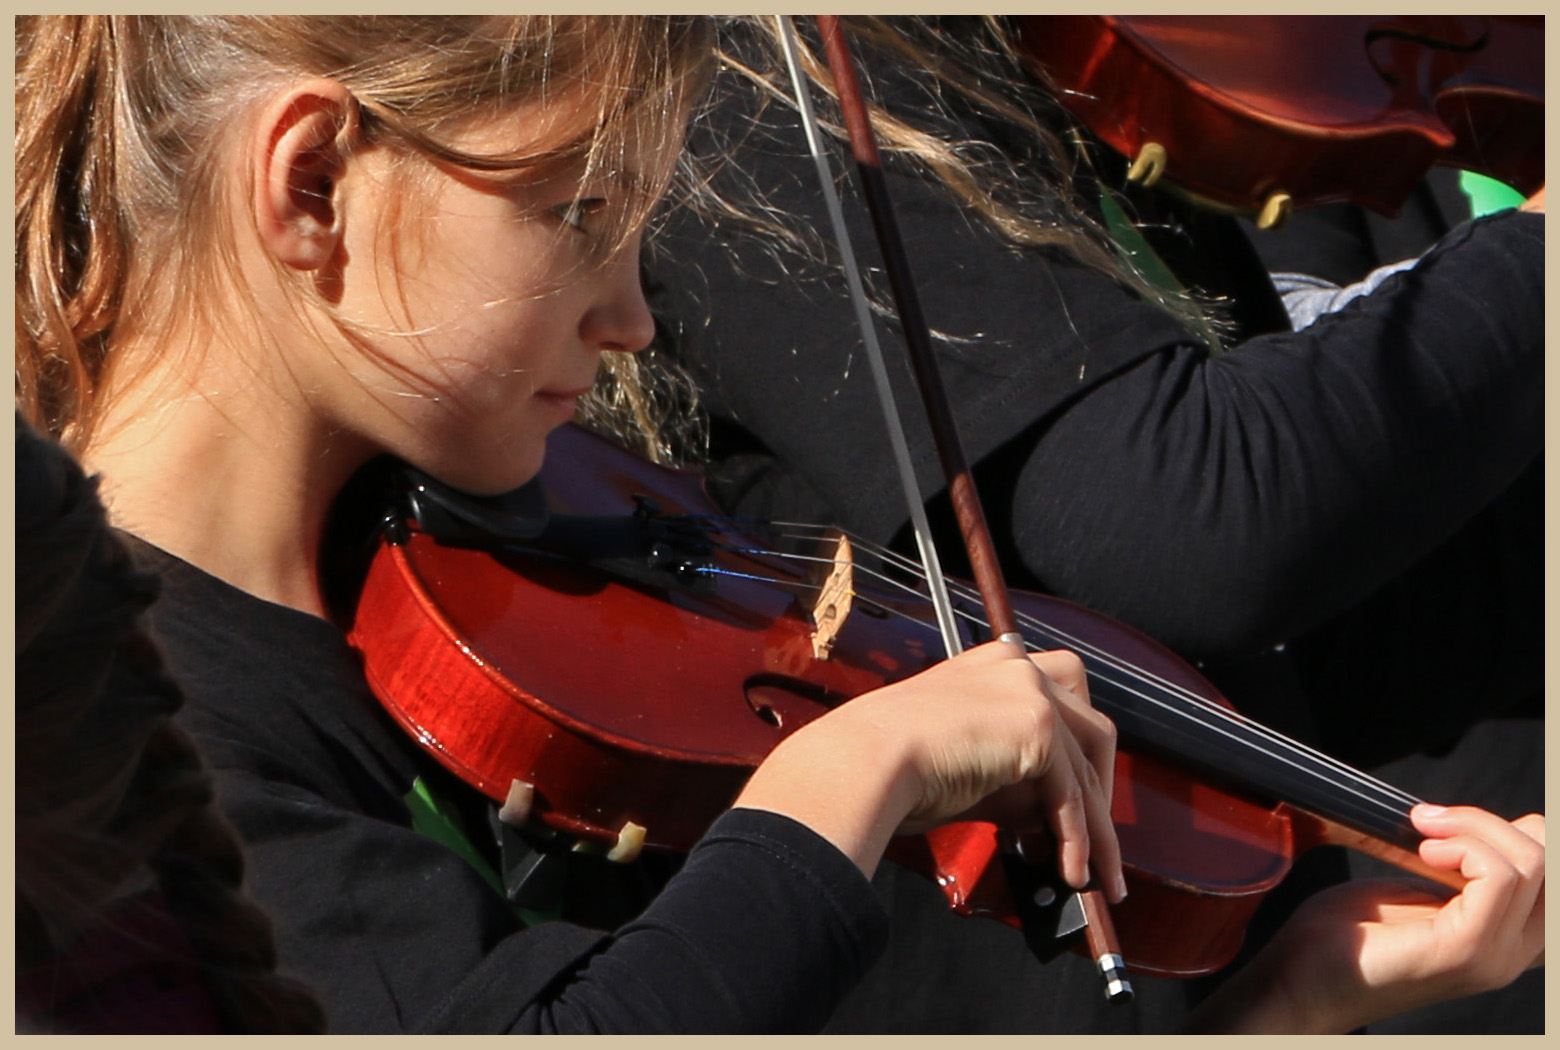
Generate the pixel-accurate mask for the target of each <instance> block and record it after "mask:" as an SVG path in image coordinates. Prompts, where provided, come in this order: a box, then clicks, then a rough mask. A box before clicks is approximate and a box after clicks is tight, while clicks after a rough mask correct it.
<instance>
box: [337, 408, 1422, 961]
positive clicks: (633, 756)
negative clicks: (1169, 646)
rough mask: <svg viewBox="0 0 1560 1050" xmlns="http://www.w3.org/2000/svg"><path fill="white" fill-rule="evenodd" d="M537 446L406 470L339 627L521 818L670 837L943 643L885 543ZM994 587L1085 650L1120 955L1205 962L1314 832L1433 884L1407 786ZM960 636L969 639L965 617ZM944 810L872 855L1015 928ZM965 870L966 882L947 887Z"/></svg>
mask: <svg viewBox="0 0 1560 1050" xmlns="http://www.w3.org/2000/svg"><path fill="white" fill-rule="evenodd" d="M546 463H547V466H546V468H545V469H544V471H543V473H542V477H541V479H540V481H541V487H542V489H543V490H544V491H545V502H546V505H545V507H544V506H543V505H542V503H541V502H540V500H537V502H534V503H532V504H530V505H527V506H525V507H522V508H521V510H519V511H513V510H505V509H503V508H499V509H497V510H493V511H490V510H489V508H488V507H487V506H486V505H478V504H470V505H462V504H461V503H459V498H458V497H451V496H449V495H448V494H442V495H441V494H440V493H439V492H438V491H437V489H436V488H435V487H434V486H433V484H432V483H431V482H428V481H426V480H425V479H424V480H415V481H413V482H411V483H409V484H408V486H407V497H408V506H409V507H411V508H412V509H411V511H410V512H408V511H406V510H398V511H396V512H395V513H393V514H391V515H390V517H389V519H388V524H387V527H386V529H385V536H384V539H383V541H382V542H381V544H380V546H379V548H378V550H377V553H376V554H375V555H374V558H373V561H372V565H371V567H370V569H369V572H368V575H367V580H366V583H365V585H364V587H363V589H362V593H361V597H360V599H359V601H358V604H357V608H356V611H355V614H354V617H353V620H352V623H351V624H350V630H349V635H350V639H351V642H352V644H353V645H355V646H356V647H357V648H358V649H359V650H360V651H361V653H362V655H363V658H364V661H365V665H366V672H367V676H368V680H369V682H370V684H371V685H372V687H373V689H374V691H375V692H376V694H377V695H378V696H379V698H380V699H381V700H382V701H383V703H384V704H385V706H386V708H387V709H388V710H389V712H390V713H391V714H392V715H393V716H394V718H395V719H396V720H397V721H398V722H399V723H400V724H401V725H402V727H403V728H404V729H405V730H406V731H407V732H408V733H409V734H411V736H412V737H413V738H414V739H415V740H417V741H418V742H419V743H420V744H421V745H422V746H423V747H424V748H426V749H427V750H428V751H429V752H430V753H432V754H433V755H434V756H436V757H437V758H438V759H439V761H440V762H442V763H443V764H444V765H445V766H447V767H448V768H449V769H451V770H452V771H453V772H455V773H456V774H457V775H458V776H460V777H461V778H462V779H463V780H465V781H466V782H467V783H469V784H471V785H472V786H474V787H476V788H478V789H479V790H481V791H483V792H484V793H486V794H487V795H488V796H489V797H490V798H492V799H494V800H495V801H499V802H502V801H504V800H506V799H507V798H509V797H510V793H511V789H512V786H513V785H514V784H515V782H517V781H518V782H521V783H522V784H524V785H529V786H530V788H532V789H533V790H534V800H533V803H532V807H531V811H530V816H531V819H533V820H536V821H540V822H541V823H542V824H543V825H546V826H547V827H550V828H553V829H557V830H559V831H562V832H565V833H568V834H571V835H575V836H578V837H580V838H583V839H590V840H596V841H599V842H602V843H613V842H616V841H619V840H620V839H622V838H623V837H624V835H625V831H627V834H629V835H630V836H638V835H640V834H641V833H642V837H643V844H644V846H645V847H647V848H651V849H661V850H675V851H684V850H687V849H688V848H690V847H691V846H692V845H693V843H694V842H695V841H696V840H697V839H698V837H699V835H700V834H701V833H702V832H703V830H704V829H705V828H706V827H707V826H708V825H709V824H710V823H711V822H712V821H713V820H714V819H715V818H716V816H718V815H719V814H720V813H721V811H722V810H724V809H725V808H726V807H728V806H729V805H730V803H731V802H732V800H733V799H734V798H735V796H736V794H737V793H738V791H739V790H740V789H741V786H742V785H743V783H744V782H745V780H746V778H747V776H748V775H749V773H750V772H751V771H752V770H753V769H754V768H755V767H756V766H757V764H758V763H759V762H761V761H762V760H763V758H764V757H765V755H767V754H768V753H769V751H770V750H771V749H772V748H773V747H774V746H775V745H776V744H777V743H778V742H779V741H780V740H781V739H783V738H784V737H785V736H786V735H787V734H788V733H791V732H794V731H795V730H796V729H797V727H799V726H801V725H804V724H806V723H807V722H808V721H809V720H811V719H813V718H816V717H818V716H819V715H820V714H822V713H823V712H825V711H827V710H829V709H830V708H832V707H834V706H836V705H838V704H841V703H845V702H847V701H848V700H850V698H851V697H853V696H857V695H860V694H861V693H863V692H866V691H867V690H870V689H873V688H876V687H877V686H879V685H882V684H884V683H886V682H889V681H893V680H895V679H898V678H902V677H906V676H908V675H911V674H913V673H915V672H916V671H919V670H921V669H922V668H924V667H926V666H928V665H929V664H931V663H933V662H935V661H936V660H938V659H940V658H941V654H942V645H941V642H940V640H939V636H938V633H937V630H936V628H935V627H934V626H933V625H932V624H931V623H930V620H931V613H930V608H929V606H928V604H927V601H926V599H925V597H924V595H923V594H921V593H920V592H919V589H918V587H917V585H916V582H915V580H914V578H913V576H911V575H909V574H908V573H907V571H906V567H905V566H904V565H903V564H896V563H895V561H894V558H895V556H893V555H889V554H885V553H883V552H874V553H873V554H871V555H870V556H867V557H858V556H853V555H852V554H851V553H849V551H848V545H849V543H850V541H849V540H842V539H841V538H840V537H838V535H837V534H826V533H823V532H822V531H821V530H818V531H816V532H815V531H814V530H811V529H808V528H805V527H802V526H796V527H793V528H789V529H782V530H780V531H782V532H785V533H788V534H790V535H792V536H802V537H803V538H804V539H807V540H808V541H809V542H810V543H811V542H813V541H819V542H820V543H821V547H822V553H815V554H813V555H811V556H802V557H798V556H794V555H788V554H785V553H782V552H781V551H780V550H778V549H777V547H776V545H775V544H774V543H773V542H771V540H770V539H768V538H766V537H765V536H764V534H763V532H762V531H761V530H760V529H758V528H757V527H754V528H751V529H749V528H744V527H741V526H739V525H736V524H734V523H732V522H731V521H730V520H729V519H726V518H725V517H723V516H721V515H720V512H719V511H718V510H717V509H716V508H715V506H714V505H713V503H712V502H711V501H710V500H709V499H708V497H707V496H706V495H705V492H704V489H703V486H702V482H701V480H700V479H699V478H698V476H697V475H694V474H691V473H685V472H678V471H670V470H667V469H665V468H661V467H657V466H654V465H652V464H649V463H648V462H646V461H644V460H642V459H640V458H638V457H636V456H634V455H631V454H629V453H626V452H623V451H622V450H621V449H619V448H617V447H616V446H615V445H612V444H610V443H608V442H606V441H604V440H602V439H601V438H598V437H595V436H593V435H590V434H588V433H587V432H585V431H582V430H579V429H577V428H574V427H566V428H563V429H562V430H560V431H559V432H557V433H556V434H555V435H554V436H553V438H552V440H551V443H550V448H549V452H548V456H547V460H546ZM530 494H531V496H532V497H533V498H535V497H536V493H535V492H534V491H532V492H531V493H530ZM452 499H453V500H455V501H456V502H454V503H451V502H449V501H450V500H452ZM452 507H453V510H452V509H451V508H452ZM489 518H490V519H494V520H493V521H490V520H485V519H489ZM505 518H507V519H509V521H508V522H507V523H506V522H505V521H504V520H497V519H505ZM414 519H417V520H414ZM452 519H453V520H454V524H453V525H450V524H448V522H449V521H450V520H452ZM495 521H496V523H495ZM506 532H507V533H509V535H508V536H507V537H506V536H505V535H504V534H505V533H506ZM436 533H443V534H445V535H446V536H450V537H453V538H447V539H441V538H439V536H438V535H436ZM479 534H485V535H486V539H485V540H479V538H478V537H479ZM885 559H886V560H885ZM880 560H881V561H882V562H883V565H882V568H881V569H878V568H876V567H875V565H874V563H877V562H879V561H880ZM962 593H964V595H965V597H964V598H963V599H962V600H961V601H962V604H963V605H964V606H965V608H964V610H963V611H964V612H966V613H969V611H970V610H975V611H976V612H977V613H978V609H979V606H978V603H976V602H975V601H974V600H973V595H972V593H971V592H968V591H967V590H966V591H964V592H962ZM1013 599H1014V606H1015V610H1016V612H1017V615H1018V618H1019V621H1020V624H1021V627H1022V630H1023V633H1024V634H1025V637H1026V640H1027V642H1028V644H1029V646H1030V647H1031V648H1033V649H1052V648H1068V649H1072V650H1073V651H1075V652H1077V653H1078V654H1079V655H1080V656H1082V657H1083V659H1084V662H1085V663H1086V665H1087V666H1088V670H1089V677H1090V693H1091V697H1092V700H1093V702H1094V704H1095V706H1096V707H1098V708H1099V709H1101V710H1102V711H1104V712H1105V713H1106V714H1108V715H1109V716H1110V717H1111V718H1112V719H1113V720H1114V721H1115V722H1116V724H1117V727H1118V730H1119V734H1120V741H1121V750H1120V751H1119V753H1118V758H1117V768H1116V784H1115V793H1114V809H1113V816H1114V819H1115V823H1116V827H1117V831H1118V834H1119V836H1120V840H1121V846H1122V850H1123V856H1124V860H1125V866H1126V876H1127V880H1128V884H1129V887H1130V895H1129V896H1128V898H1127V900H1126V902H1125V903H1123V904H1121V905H1118V906H1115V907H1114V908H1113V909H1112V911H1113V915H1114V920H1115V925H1116V928H1117V930H1118V931H1119V934H1120V941H1121V946H1122V955H1123V958H1124V959H1125V960H1126V963H1127V965H1128V966H1129V967H1130V968H1132V969H1135V970H1137V971H1139V972H1142V973H1148V974H1158V975H1172V976H1191V975H1195V974H1201V973H1207V972H1211V971H1213V970H1216V969H1218V968H1220V967H1222V966H1223V965H1225V964H1226V963H1227V962H1228V961H1229V960H1230V959H1231V957H1232V956H1233V955H1234V954H1235V952H1236V950H1237V949H1238V947H1239V945H1240V942H1241V938H1242V935H1243V931H1244V928H1245V925H1246V922H1247V920H1248V919H1249V918H1250V916H1251V914H1252V912H1253V911H1254V910H1255V908H1256V906H1257V904H1258V903H1259V902H1260V901H1261V899H1262V897H1263V895H1264V894H1265V893H1266V892H1267V891H1269V890H1270V889H1272V887H1274V886H1275V885H1276V884H1277V883H1278V882H1279V881H1280V880H1281V879H1282V878H1283V877H1284V875H1285V874H1286V873H1287V872H1288V870H1289V868H1290V865H1291V863H1292V861H1293V859H1294V857H1295V856H1296V855H1297V854H1298V853H1300V852H1302V851H1304V850H1305V849H1307V848H1309V847H1310V846H1312V845H1315V844H1319V843H1324V842H1334V843H1343V844H1347V845H1350V846H1353V847H1355V848H1360V849H1363V850H1366V851H1367V852H1370V853H1373V854H1375V855H1377V856H1382V857H1385V858H1386V859H1389V860H1392V861H1394V862H1395V863H1399V864H1400V865H1401V866H1403V867H1406V868H1409V869H1412V870H1416V871H1419V872H1421V873H1423V874H1426V875H1428V876H1430V877H1432V878H1436V879H1440V880H1443V881H1445V880H1446V879H1447V876H1446V874H1445V873H1438V872H1433V871H1431V870H1430V869H1428V868H1425V867H1424V866H1422V865H1421V864H1420V863H1419V861H1418V858H1417V856H1416V855H1415V854H1414V852H1413V851H1414V849H1415V848H1416V845H1417V842H1418V836H1417V834H1416V833H1415V832H1414V831H1413V829H1412V828H1411V826H1410V825H1409V822H1408V818H1407V813H1408V810H1409V808H1410V807H1411V806H1412V805H1413V803H1414V801H1415V800H1414V799H1412V798H1410V797H1409V796H1407V795H1405V794H1403V793H1402V792H1399V791H1396V790H1395V789H1392V788H1390V787H1388V786H1387V785H1385V784H1382V783H1380V782H1379V781H1376V780H1373V779H1372V778H1370V777H1368V776H1366V775H1364V774H1361V773H1358V772H1356V771H1354V770H1351V769H1348V768H1347V767H1345V766H1343V765H1341V764H1340V763H1337V762H1334V761H1332V760H1331V759H1328V758H1327V757H1326V756H1323V755H1320V754H1318V753H1316V752H1314V751H1312V750H1310V749H1308V748H1305V747H1303V746H1301V745H1299V744H1297V743H1295V742H1293V741H1290V740H1287V739H1285V738H1283V737H1281V736H1279V735H1278V734H1276V733H1273V732H1271V731H1269V730H1267V729H1265V728H1264V727H1262V726H1260V725H1258V724H1256V723H1254V722H1251V721H1250V720H1247V719H1244V718H1242V717H1240V716H1239V715H1238V714H1236V713H1235V712H1234V711H1232V710H1231V709H1230V708H1229V706H1228V705H1227V703H1225V702H1224V701H1223V700H1222V698H1220V697H1219V696H1218V694H1217V693H1216V692H1215V691H1214V690H1213V688H1212V687H1211V686H1210V685H1209V684H1208V683H1207V682H1206V681H1205V680H1204V679H1203V678H1202V677H1201V676H1200V675H1199V674H1198V673H1197V672H1196V671H1195V670H1193V669H1192V668H1191V667H1190V666H1188V665H1187V664H1185V663H1184V662H1182V661H1181V660H1180V659H1178V658H1177V657H1175V656H1174V655H1172V654H1171V653H1170V652H1169V651H1168V650H1166V649H1164V648H1162V647H1161V646H1159V645H1158V644H1156V643H1154V642H1153V641H1151V640H1149V639H1148V638H1146V637H1144V636H1142V635H1141V634H1138V633H1137V632H1135V631H1133V630H1131V629H1129V628H1127V627H1124V626H1122V625H1120V624H1117V623H1114V622H1112V621H1111V620H1109V619H1107V618H1105V617H1103V616H1100V615H1098V614H1096V613H1092V612H1090V611H1088V610H1086V609H1083V608H1080V607H1078V606H1075V605H1072V604H1070V603H1068V602H1065V601H1061V600H1058V599H1054V598H1048V597H1044V596H1041V595H1036V594H1023V593H1015V594H1014V596H1013ZM964 629H965V630H966V631H967V632H968V640H969V641H972V642H973V641H977V640H980V639H981V638H982V637H983V636H984V635H983V632H984V625H983V624H982V623H981V622H980V620H979V618H978V616H977V615H975V614H974V613H969V615H967V616H966V617H965V618H964ZM956 827H957V828H958V833H957V834H954V833H947V832H945V833H942V834H939V833H935V832H934V833H933V834H931V835H929V836H918V837H915V838H913V839H912V838H907V839H903V840H900V841H898V843H897V845H896V848H895V850H894V852H893V853H892V854H891V857H892V858H893V859H896V860H899V861H901V862H903V863H906V864H909V865H911V866H914V867H916V868H918V869H919V870H921V871H922V872H924V873H925V874H927V875H928V876H930V877H932V878H935V879H937V880H938V881H939V882H940V883H942V884H943V888H944V889H945V891H946V892H948V895H949V897H950V900H951V901H952V902H953V903H954V905H955V907H957V908H958V909H959V910H960V911H962V912H965V913H973V914H983V915H987V916H990V917H994V918H997V919H1000V920H1002V921H1006V922H1008V923H1010V924H1012V925H1021V922H1022V921H1028V919H1029V917H1030V915H1031V913H1032V912H1033V910H1034V907H1035V906H1034V905H1033V904H1032V903H1031V902H1030V901H1028V900H1025V899H1020V898H1021V896H1022V895H1021V894H1020V893H1018V892H1017V891H1014V890H1011V889H1010V888H1009V879H1008V878H1004V877H1002V871H1003V867H1004V866H1006V867H1007V868H1008V874H1009V875H1010V876H1011V875H1012V873H1013V858H1012V857H1011V856H1010V855H1005V854H1004V852H1003V850H1002V848H1001V847H1002V844H1001V841H1000V838H999V835H998V832H997V829H995V828H994V827H990V826H987V825H959V826H956ZM635 829H639V830H635ZM952 851H958V852H959V853H960V856H958V857H953V856H951V855H950V853H951V852H952ZM972 851H973V852H975V853H978V854H980V856H979V857H977V858H975V860H977V861H978V862H979V863H978V864H977V866H976V867H975V868H974V869H971V868H970V867H969V865H970V862H971V857H970V853H971V852H972ZM1020 867H1022V865H1021V866H1020ZM967 870H977V871H981V872H982V873H983V874H982V875H981V877H979V878H977V879H975V880H973V881H966V882H964V883H959V882H957V881H956V880H953V881H950V879H951V877H950V875H949V873H950V872H952V871H967ZM986 872H989V873H990V874H991V877H989V878H988V877H986V876H985V874H984V873H986ZM1019 884H1020V885H1022V883H1019Z"/></svg>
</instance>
